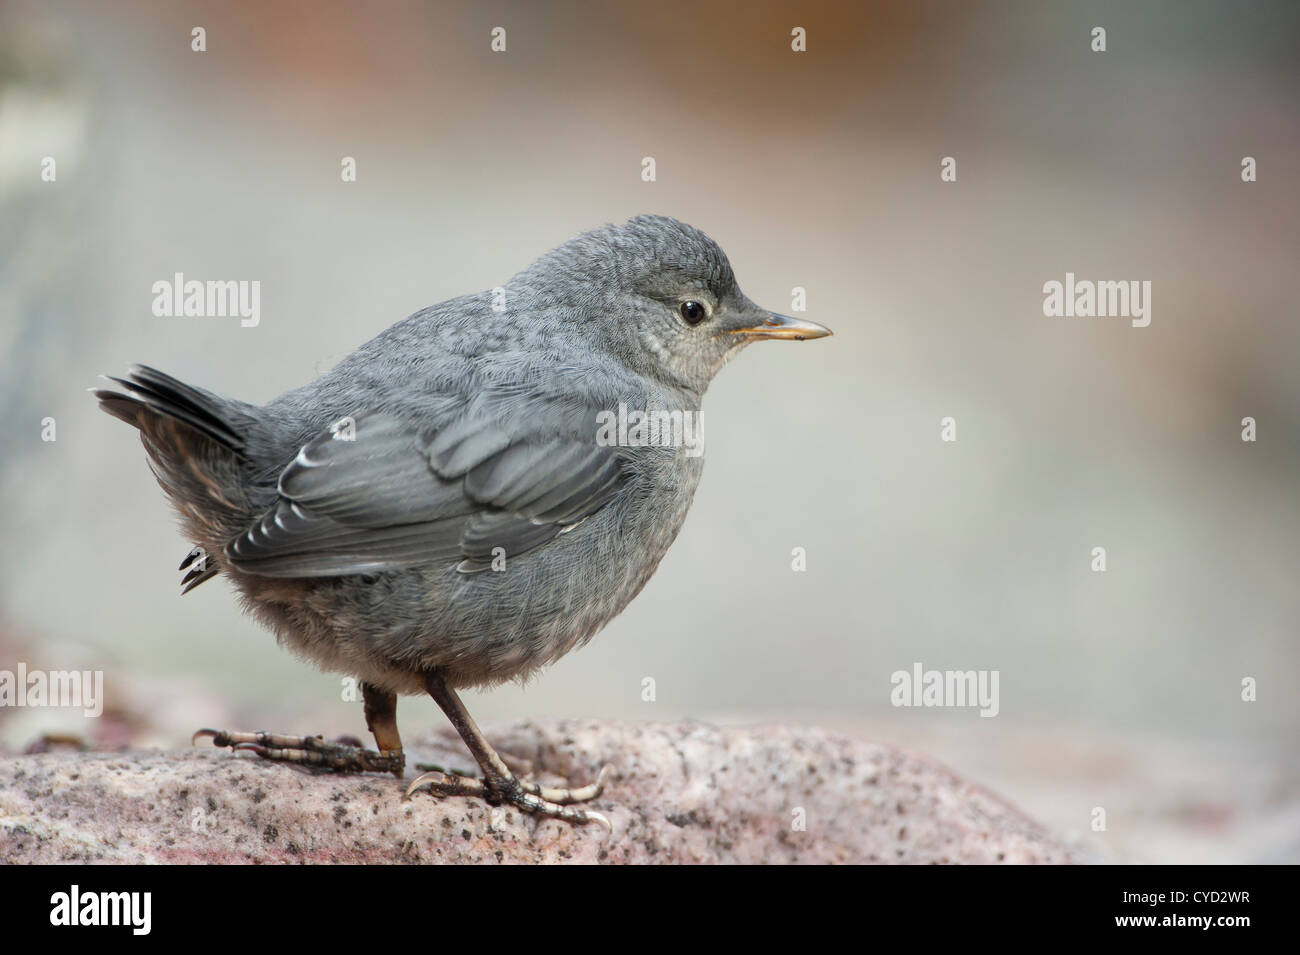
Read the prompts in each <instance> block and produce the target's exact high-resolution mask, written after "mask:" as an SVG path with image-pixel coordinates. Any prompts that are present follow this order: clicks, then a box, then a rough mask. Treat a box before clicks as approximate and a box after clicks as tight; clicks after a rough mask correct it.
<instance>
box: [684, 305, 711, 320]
mask: <svg viewBox="0 0 1300 955" xmlns="http://www.w3.org/2000/svg"><path fill="white" fill-rule="evenodd" d="M681 313H682V318H684V319H686V324H687V325H698V324H700V322H702V321H704V320H705V319H706V318H708V317H709V310H708V309H706V308H705V307H704V306H703V305H701V304H700V303H699V302H696V301H689V302H682V307H681Z"/></svg>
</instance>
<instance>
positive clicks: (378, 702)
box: [194, 683, 406, 779]
mask: <svg viewBox="0 0 1300 955" xmlns="http://www.w3.org/2000/svg"><path fill="white" fill-rule="evenodd" d="M361 695H362V699H363V700H364V701H365V712H366V725H368V726H369V727H370V732H371V733H373V734H374V736H375V743H376V744H377V745H378V746H379V752H377V753H376V752H375V751H374V750H369V749H365V748H364V747H362V746H352V745H349V744H347V743H343V742H327V741H326V740H325V738H324V737H321V736H285V735H282V734H280V733H264V732H260V731H259V732H256V733H230V732H227V731H225V730H213V729H201V730H199V731H198V732H197V733H195V734H194V740H197V739H198V738H199V737H200V736H208V737H211V738H212V745H214V746H229V747H231V748H232V749H235V750H246V751H248V752H252V753H256V754H257V755H258V756H261V757H262V758H263V759H273V760H277V761H279V762H286V763H302V764H304V765H307V766H313V767H316V768H319V769H328V770H332V771H334V772H337V773H392V774H393V775H394V776H397V777H398V778H399V779H400V778H401V776H402V773H403V772H404V770H405V768H406V756H405V755H404V754H403V753H402V739H401V737H400V736H398V735H397V695H396V694H394V693H389V692H386V691H385V690H380V689H378V688H376V687H373V686H371V685H370V684H368V683H363V684H361Z"/></svg>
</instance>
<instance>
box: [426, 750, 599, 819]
mask: <svg viewBox="0 0 1300 955" xmlns="http://www.w3.org/2000/svg"><path fill="white" fill-rule="evenodd" d="M608 776H609V767H608V766H604V767H602V768H601V770H600V773H599V774H598V775H597V776H596V781H595V782H594V783H591V784H590V785H588V786H580V787H578V788H576V789H569V788H562V787H555V786H539V785H538V784H537V783H535V782H532V781H531V780H527V779H520V778H519V777H517V776H515V775H514V774H513V773H510V774H506V775H498V774H492V775H491V776H488V777H486V778H485V779H479V778H477V777H474V776H463V775H460V774H459V773H447V772H443V771H442V770H441V769H440V768H438V767H434V768H433V770H432V771H431V772H427V773H424V774H423V775H422V776H418V777H416V778H415V779H414V780H413V781H412V782H411V785H410V786H408V787H407V788H406V796H407V797H408V798H409V797H410V796H411V795H412V794H413V793H415V792H417V791H419V790H421V789H428V790H429V791H430V792H433V793H435V794H437V795H439V796H473V797H476V798H478V799H482V800H484V801H486V802H487V803H488V804H490V805H493V806H499V805H502V804H503V803H504V804H507V805H511V806H514V807H515V808H516V809H519V810H521V811H523V812H531V813H535V814H537V815H539V816H553V817H555V818H556V819H564V820H566V821H567V822H573V823H577V824H578V825H585V824H586V823H589V822H598V823H600V824H601V825H603V826H604V827H605V828H606V829H607V830H608V831H610V832H612V831H613V829H614V827H613V826H611V825H610V822H609V820H608V819H606V818H605V817H604V816H603V815H601V814H600V813H598V812H595V811H594V810H591V809H579V808H577V807H576V806H575V805H574V803H580V802H590V801H591V800H592V799H595V798H596V797H597V796H599V795H600V794H601V793H602V792H603V791H604V789H605V780H606V778H607V777H608Z"/></svg>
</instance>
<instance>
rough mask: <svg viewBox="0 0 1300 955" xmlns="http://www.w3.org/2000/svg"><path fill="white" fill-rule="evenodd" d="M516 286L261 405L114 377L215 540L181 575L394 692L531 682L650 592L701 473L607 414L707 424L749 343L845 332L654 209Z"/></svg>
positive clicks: (201, 544)
mask: <svg viewBox="0 0 1300 955" xmlns="http://www.w3.org/2000/svg"><path fill="white" fill-rule="evenodd" d="M503 289H504V302H502V301H501V300H500V299H499V298H497V297H494V294H493V293H492V292H484V293H480V294H477V295H468V296H464V297H461V298H456V299H452V300H450V301H446V302H443V303H441V304H438V305H433V306H430V307H429V308H425V309H423V310H421V311H419V312H416V313H415V314H414V315H411V316H410V317H409V318H407V319H405V320H404V321H401V322H399V323H397V324H396V325H393V326H392V327H390V328H389V329H387V330H386V331H384V332H382V333H381V334H380V335H378V336H377V337H375V338H374V339H372V340H371V341H369V342H367V343H366V344H364V345H362V346H361V347H360V348H358V349H357V350H356V351H355V352H354V353H353V354H352V355H350V356H349V357H348V358H346V359H345V360H344V361H343V362H341V363H340V364H339V365H338V366H337V367H336V368H334V369H333V370H332V371H330V372H329V373H327V374H326V375H324V376H323V377H321V378H319V379H317V380H316V381H313V382H311V383H310V384H307V385H304V386H302V387H301V388H297V389H295V390H293V391H290V392H288V393H287V394H285V395H282V396H281V397H279V398H277V399H275V400H274V401H272V402H270V403H269V404H267V405H266V406H265V407H256V406H253V405H249V404H245V403H243V402H239V401H235V400H232V399H227V398H222V397H219V396H217V395H215V394H212V393H210V392H207V391H204V390H202V389H199V388H195V387H193V386H191V385H186V384H183V383H182V382H179V381H177V380H175V379H173V378H170V377H169V376H167V375H164V374H162V373H161V372H158V371H155V370H153V369H150V368H145V367H136V368H134V369H132V371H131V372H130V373H129V375H128V376H127V377H126V378H122V379H114V380H115V381H116V382H117V383H118V384H119V385H121V386H122V390H121V391H110V390H100V391H98V392H96V394H97V395H98V397H99V399H100V401H101V404H102V406H103V407H104V409H105V410H106V411H108V412H109V413H111V414H113V415H115V416H116V417H118V418H120V419H122V420H124V421H127V422H128V423H130V424H132V425H134V426H135V427H137V428H139V430H140V432H141V437H142V440H143V442H144V446H145V449H146V451H147V453H148V456H149V460H150V464H151V466H152V468H153V470H154V473H155V475H156V476H157V478H158V481H159V483H160V484H161V486H162V487H163V489H164V490H165V491H166V492H167V494H168V495H169V496H170V498H171V500H172V502H173V503H174V504H175V506H176V507H177V509H178V510H179V512H180V513H181V515H182V517H183V519H184V521H185V525H186V528H187V530H188V532H189V534H190V535H192V537H193V539H194V540H195V541H197V543H198V548H196V550H195V551H193V552H191V554H190V555H189V556H188V557H187V559H186V561H185V563H183V564H182V569H184V570H187V571H188V573H187V574H186V577H185V584H186V586H187V588H192V587H193V586H197V585H198V584H199V583H202V582H203V581H204V580H207V579H210V577H211V576H213V575H214V574H216V573H218V572H220V573H224V574H225V575H226V576H227V577H228V578H229V579H230V580H231V581H232V582H233V583H234V584H235V586H236V587H237V588H238V589H239V590H240V592H241V593H242V595H243V598H244V603H245V606H246V607H247V608H248V609H249V610H250V611H252V612H253V613H254V614H255V615H256V616H257V617H258V618H260V619H261V620H263V621H264V622H265V623H267V624H268V625H269V626H270V627H271V628H272V629H273V630H274V631H275V633H276V634H277V635H278V637H279V639H280V641H281V642H282V643H283V644H284V645H286V646H288V647H289V648H290V649H291V650H293V651H295V652H296V653H298V654H300V655H302V656H303V657H305V658H307V659H309V660H312V661H314V662H315V663H317V664H318V665H320V666H321V667H322V668H324V669H327V670H331V671H337V672H341V673H346V674H350V675H354V676H357V677H359V678H360V679H362V680H363V681H365V682H366V683H368V684H371V685H372V686H375V687H378V688H381V689H383V690H387V691H392V692H397V693H422V692H424V689H425V684H424V679H423V674H424V673H426V672H428V671H430V670H433V669H435V668H437V669H438V670H439V671H440V672H442V673H443V674H445V677H446V681H447V683H448V685H449V686H453V687H463V686H472V685H481V684H488V683H495V682H500V681H504V680H509V679H511V678H516V677H523V676H526V675H527V674H529V673H530V672H532V671H533V670H535V669H536V668H538V667H540V666H542V665H544V664H546V663H548V662H550V661H552V660H554V659H556V658H557V657H559V656H561V655H562V654H564V653H566V652H568V651H569V650H570V649H572V648H573V647H575V646H577V645H579V644H581V643H583V642H585V641H586V640H588V639H590V638H591V636H592V635H593V634H595V633H596V632H597V631H598V630H599V629H600V628H601V627H603V626H604V625H605V624H606V623H608V622H609V620H611V619H612V618H613V617H614V616H615V615H617V614H618V613H619V612H620V611H621V610H622V609H623V608H624V607H625V606H626V605H627V603H628V602H629V601H630V600H631V599H632V598H633V597H634V596H636V594H637V593H638V592H639V591H640V590H641V588H642V587H643V586H644V585H645V583H646V581H647V580H648V579H649V577H650V575H651V574H652V573H653V572H654V570H655V568H656V567H657V566H658V564H659V561H660V559H661V558H662V557H663V555H664V553H665V552H666V550H667V549H668V547H669V545H670V544H671V543H672V541H673V539H674V538H675V537H676V536H677V533H678V531H679V530H680V528H681V526H682V522H683V521H684V520H685V517H686V512H687V509H688V508H689V506H690V503H691V500H692V497H693V496H694V493H695V489H696V485H697V484H698V482H699V479H700V472H701V469H702V466H703V458H702V457H695V456H691V455H690V454H688V453H687V452H686V449H684V448H680V447H663V446H655V447H607V446H602V445H600V444H598V443H597V441H596V436H597V430H598V428H597V415H598V414H599V413H600V412H602V411H611V410H615V409H617V408H618V407H619V406H620V404H623V405H626V406H627V407H628V408H630V409H639V410H665V411H690V412H692V413H698V412H699V409H700V402H701V400H702V398H703V395H704V392H705V390H706V388H707V386H708V384H709V381H710V380H711V379H712V377H713V376H714V374H715V373H716V372H717V371H718V369H719V368H721V367H722V365H723V364H725V362H726V361H727V360H729V358H730V357H732V355H734V354H735V352H737V351H738V350H739V349H740V348H741V347H743V346H744V345H746V344H748V343H749V342H750V341H753V340H755V339H757V338H764V337H780V338H804V337H809V338H811V337H819V336H821V335H824V334H828V332H826V331H825V330H824V329H822V328H821V327H820V326H816V325H813V324H812V323H809V322H800V321H796V320H793V319H787V318H784V317H782V316H774V315H772V313H770V312H767V311H765V310H763V309H760V308H758V306H756V305H754V304H753V303H752V302H750V301H749V300H748V299H747V298H745V296H744V295H743V294H741V292H740V290H739V288H738V287H737V285H736V281H735V278H734V276H733V274H732V271H731V266H730V264H729V263H728V261H727V258H726V256H725V255H724V254H723V253H722V250H721V249H719V248H718V246H717V245H716V244H715V243H714V242H713V241H712V240H710V239H709V238H708V237H707V236H705V235H704V234H703V233H702V232H700V231H698V230H696V229H694V228H692V227H690V226H687V225H685V224H683V223H680V222H677V221H675V220H672V219H667V218H662V217H658V216H639V217H637V218H634V219H631V220H629V221H628V222H627V223H625V224H623V225H617V226H613V225H611V226H607V227H605V228H602V229H598V230H595V231H592V232H588V233H585V234H583V235H581V236H579V237H577V238H575V239H573V240H571V241H569V242H567V243H565V244H564V245H562V246H560V247H559V248H557V249H554V250H553V251H551V252H549V253H547V254H546V255H544V256H542V257H541V258H540V259H538V260H537V262H535V263H534V264H533V265H531V266H529V267H528V268H527V269H525V270H524V271H522V272H520V273H519V274H518V275H516V276H514V278H512V279H511V280H510V281H509V282H507V283H506V284H505V285H504V287H503ZM685 302H698V303H700V304H701V305H702V306H703V307H704V308H706V309H707V313H708V314H707V317H705V318H704V319H703V320H701V321H700V322H699V323H698V324H692V323H691V322H689V321H687V320H686V319H685V317H684V309H686V306H685V305H684V304H683V303H685ZM494 304H496V305H498V306H502V305H503V307H499V308H497V309H494V307H493V306H494ZM688 311H689V310H688ZM344 419H347V420H344ZM501 555H504V561H505V569H504V570H503V571H499V570H496V569H493V560H494V557H500V556H501ZM498 564H499V561H498Z"/></svg>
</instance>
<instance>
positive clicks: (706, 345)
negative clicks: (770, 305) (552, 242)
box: [516, 215, 831, 394]
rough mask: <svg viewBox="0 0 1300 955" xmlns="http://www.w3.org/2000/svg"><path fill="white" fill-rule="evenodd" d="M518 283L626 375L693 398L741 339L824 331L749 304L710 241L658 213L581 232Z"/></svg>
mask: <svg viewBox="0 0 1300 955" xmlns="http://www.w3.org/2000/svg"><path fill="white" fill-rule="evenodd" d="M520 279H522V280H524V282H525V284H526V285H527V286H528V287H529V289H530V292H532V294H533V295H540V296H541V297H542V298H544V299H550V300H551V302H552V303H553V304H555V305H559V306H561V308H560V310H559V313H560V314H562V315H564V316H565V319H564V320H565V321H570V322H574V323H577V324H580V325H581V326H582V327H583V328H582V333H583V334H584V335H585V336H587V337H588V338H589V339H590V340H591V341H592V342H593V344H598V345H599V347H601V349H602V350H603V351H605V352H606V353H607V354H610V355H611V356H612V357H616V358H618V359H619V360H621V361H622V362H623V364H625V365H626V366H627V367H628V368H630V369H631V370H633V371H635V372H637V373H639V374H642V375H647V376H650V377H652V378H656V379H658V380H661V381H663V382H665V383H667V384H671V385H674V386H676V387H682V388H686V389H688V390H690V391H693V392H695V393H696V394H703V393H704V390H705V389H706V388H707V387H708V384H709V382H710V381H711V380H712V378H713V376H714V375H715V374H717V372H718V370H719V369H720V368H721V367H722V366H723V365H725V364H726V363H727V362H728V361H729V360H730V359H731V357H732V356H734V355H735V354H736V353H737V352H738V351H740V349H741V348H743V347H744V346H746V345H748V344H749V343H750V342H754V341H758V340H760V339H765V338H776V339H787V340H794V341H802V340H803V339H805V338H824V337H826V336H827V335H829V334H831V331H830V329H828V328H825V327H824V326H821V325H818V324H816V323H815V322H809V321H805V320H803V319H797V318H790V317H789V316H786V315H778V314H777V313H775V312H770V311H768V310H767V309H765V308H760V307H759V306H758V305H755V304H754V303H753V302H751V301H750V300H749V299H748V298H746V297H745V295H744V293H742V292H741V291H740V287H739V286H738V285H737V284H736V277H735V275H734V274H733V273H732V271H731V264H730V263H729V262H728V261H727V256H726V254H725V253H723V251H722V249H721V248H719V247H718V244H717V243H716V242H714V241H713V240H712V239H710V238H709V237H708V236H707V235H705V234H704V233H703V232H701V231H700V230H698V229H696V228H693V227H692V226H689V225H686V224H685V223H684V222H678V221H677V220H676V219H669V218H666V217H664V216H652V215H643V216H637V217H635V218H633V219H629V220H628V221H627V222H625V223H623V224H622V225H609V226H605V227H604V228H602V229H595V230H593V231H591V232H585V233H583V234H582V235H580V236H578V237H576V238H574V239H571V240H570V241H568V242H566V243H565V244H564V245H561V246H559V247H558V248H556V249H553V250H552V251H551V252H548V253H547V254H546V255H545V256H543V257H542V258H541V259H539V260H538V261H537V262H536V263H534V264H533V265H532V266H530V267H529V269H527V270H525V271H524V272H522V273H520V275H519V276H517V277H516V281H518V280H520Z"/></svg>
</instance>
